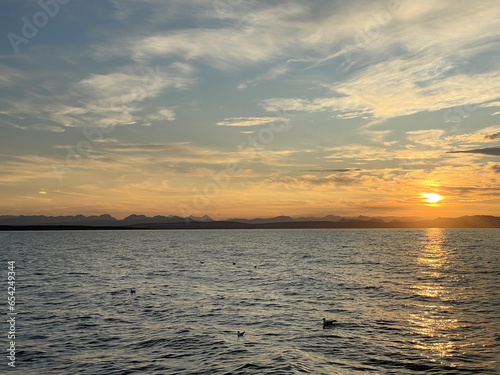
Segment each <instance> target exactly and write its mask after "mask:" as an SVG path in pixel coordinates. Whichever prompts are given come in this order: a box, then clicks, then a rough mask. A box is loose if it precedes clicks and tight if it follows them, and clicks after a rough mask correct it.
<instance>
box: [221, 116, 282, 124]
mask: <svg viewBox="0 0 500 375" xmlns="http://www.w3.org/2000/svg"><path fill="white" fill-rule="evenodd" d="M288 121H290V119H288V118H285V117H231V118H226V119H224V121H220V122H218V123H217V125H219V126H256V125H265V124H270V123H275V122H288Z"/></svg>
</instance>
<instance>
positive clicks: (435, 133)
mask: <svg viewBox="0 0 500 375" xmlns="http://www.w3.org/2000/svg"><path fill="white" fill-rule="evenodd" d="M444 133H445V131H444V130H441V129H429V130H414V131H409V132H406V134H409V135H408V137H407V138H408V139H409V140H410V141H412V142H415V143H418V144H421V145H424V146H436V145H438V144H439V143H440V142H441V137H442V136H443V134H444Z"/></svg>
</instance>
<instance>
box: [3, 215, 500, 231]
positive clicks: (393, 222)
mask: <svg viewBox="0 0 500 375" xmlns="http://www.w3.org/2000/svg"><path fill="white" fill-rule="evenodd" d="M432 227H438V228H500V217H496V216H485V215H476V216H462V217H459V218H439V219H429V220H421V219H418V218H395V217H368V216H358V217H356V218H348V217H341V216H335V215H328V216H324V217H321V218H316V217H298V218H295V219H294V218H292V217H290V216H277V217H273V218H267V219H260V218H257V219H237V218H235V219H228V220H223V221H215V220H213V219H212V218H210V217H209V216H206V215H205V216H202V217H193V216H190V217H186V218H184V217H180V216H175V215H169V216H160V215H158V216H152V217H149V216H145V215H135V214H134V215H130V216H128V217H126V218H124V219H122V220H118V219H116V218H114V217H113V216H111V215H108V214H104V215H100V216H84V215H76V216H44V215H38V216H23V215H20V216H5V215H4V216H0V230H19V229H218V228H220V229H223V228H225V229H233V228H234V229H237V228H242V229H253V228H432Z"/></svg>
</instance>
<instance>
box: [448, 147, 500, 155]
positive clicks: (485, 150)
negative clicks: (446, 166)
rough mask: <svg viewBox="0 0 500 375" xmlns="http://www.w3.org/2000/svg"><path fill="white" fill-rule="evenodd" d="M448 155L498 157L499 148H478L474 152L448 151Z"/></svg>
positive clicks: (499, 153)
mask: <svg viewBox="0 0 500 375" xmlns="http://www.w3.org/2000/svg"><path fill="white" fill-rule="evenodd" d="M448 154H482V155H489V156H500V147H489V148H478V149H475V150H464V151H448Z"/></svg>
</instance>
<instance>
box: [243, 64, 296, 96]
mask: <svg viewBox="0 0 500 375" xmlns="http://www.w3.org/2000/svg"><path fill="white" fill-rule="evenodd" d="M289 70H290V67H289V66H287V65H283V64H281V65H278V66H275V67H273V68H271V69H269V70H268V71H267V72H265V73H263V74H261V75H259V76H257V77H255V78H252V79H247V80H245V81H243V82H241V83H240V84H239V85H238V89H240V90H243V89H246V88H247V87H248V86H253V85H257V84H258V83H261V82H263V81H270V80H273V79H276V78H277V77H279V76H281V75H283V74H285V73H287V72H288V71H289Z"/></svg>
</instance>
